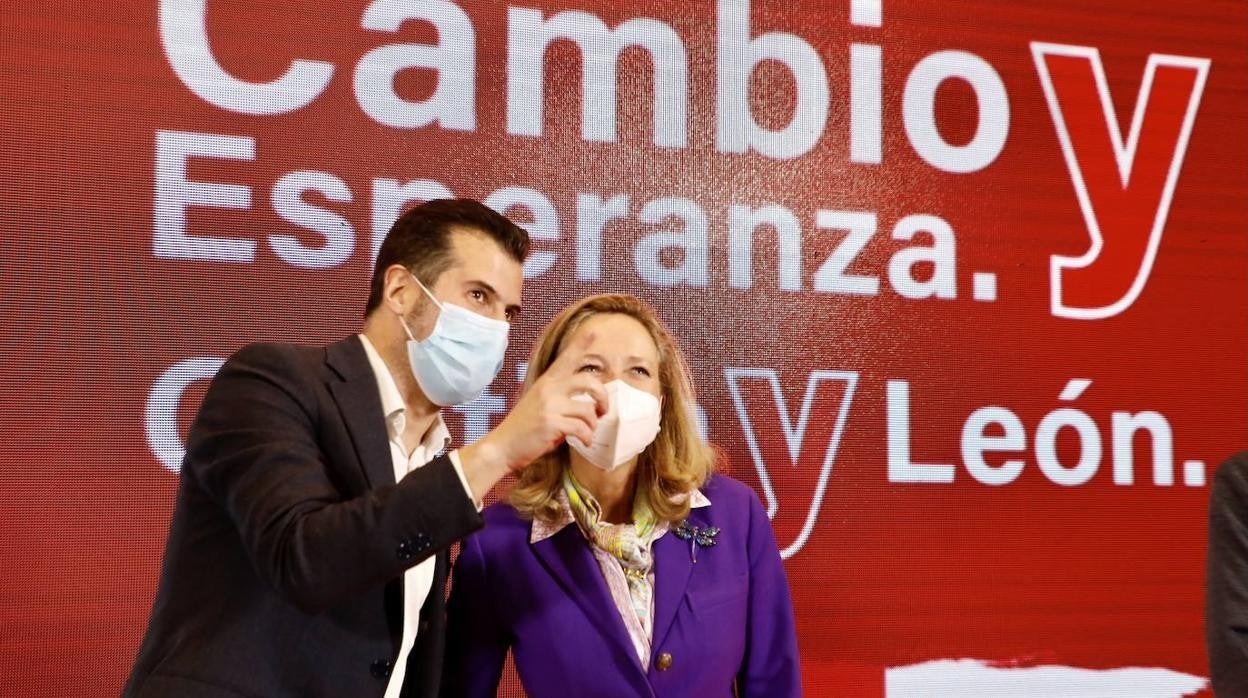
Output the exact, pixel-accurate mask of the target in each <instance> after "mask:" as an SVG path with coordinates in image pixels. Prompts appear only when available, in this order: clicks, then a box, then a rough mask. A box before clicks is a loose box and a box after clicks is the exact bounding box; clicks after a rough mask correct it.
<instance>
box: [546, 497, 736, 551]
mask: <svg viewBox="0 0 1248 698" xmlns="http://www.w3.org/2000/svg"><path fill="white" fill-rule="evenodd" d="M677 496H679V495H677ZM555 500H556V501H557V502H559V513H558V514H557V515H556V516H555V520H554V521H542V520H541V519H533V528H532V529H531V531H530V533H529V543H537V542H540V541H543V540H546V539H547V538H550V537H551V536H553V535H555V534H556V533H558V532H559V531H562V530H563V529H564V527H565V526H568V525H570V524H573V523H575V522H576V517H574V516H572V506H571V505H570V504H569V503H568V493H567V492H565V491H564V490H563V488H562V487H560V488H559V493H558V494H557V495H555ZM710 505H711V500H709V499H707V498H706V495H705V494H702V490H694V491H693V494H692V495H690V496H689V508H690V509H701V508H702V507H709V506H710ZM663 530H666V527H664V529H663Z"/></svg>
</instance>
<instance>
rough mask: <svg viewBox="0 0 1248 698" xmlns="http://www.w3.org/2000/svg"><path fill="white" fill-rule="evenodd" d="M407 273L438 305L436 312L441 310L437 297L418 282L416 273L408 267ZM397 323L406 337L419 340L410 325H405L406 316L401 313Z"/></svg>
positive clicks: (414, 340) (415, 340)
mask: <svg viewBox="0 0 1248 698" xmlns="http://www.w3.org/2000/svg"><path fill="white" fill-rule="evenodd" d="M407 275H408V276H410V277H412V281H415V282H416V285H417V286H419V287H420V290H421V291H424V292H425V295H426V296H428V297H429V300H431V301H433V304H434V305H436V306H438V312H442V304H441V303H439V302H438V299H437V298H434V297H433V294H432V293H430V292H429V289H428V288H426V287H425V285H424V284H422V283H421V282H420V279H419V278H417V277H416V275H415V274H413V273H412V271H411V270H410V269H409V270H407ZM399 324H400V325H403V331H404V332H406V333H407V338H408V339H410V340H412V341H413V342H418V341H420V340H418V339H416V335H414V334H412V328H410V327H408V326H407V318H405V317H403V316H402V315H400V316H399Z"/></svg>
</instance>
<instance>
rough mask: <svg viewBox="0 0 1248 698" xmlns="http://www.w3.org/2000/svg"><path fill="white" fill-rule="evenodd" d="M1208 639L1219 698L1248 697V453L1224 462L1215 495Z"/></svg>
mask: <svg viewBox="0 0 1248 698" xmlns="http://www.w3.org/2000/svg"><path fill="white" fill-rule="evenodd" d="M1205 643H1206V646H1207V647H1208V650H1209V678H1210V680H1211V683H1212V684H1213V686H1212V688H1213V692H1214V693H1215V694H1216V695H1218V696H1248V451H1245V452H1244V453H1239V454H1236V455H1234V456H1231V457H1230V458H1228V459H1227V460H1226V462H1225V463H1223V464H1222V465H1220V466H1218V470H1217V474H1216V475H1214V478H1213V489H1212V491H1211V492H1210V493H1209V559H1208V567H1207V569H1206V578H1205Z"/></svg>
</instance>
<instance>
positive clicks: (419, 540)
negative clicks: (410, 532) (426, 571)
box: [412, 533, 433, 553]
mask: <svg viewBox="0 0 1248 698" xmlns="http://www.w3.org/2000/svg"><path fill="white" fill-rule="evenodd" d="M412 542H413V543H414V547H415V548H416V552H418V553H423V552H428V550H429V548H432V547H433V541H432V540H430V539H429V534H427V533H417V534H416V538H415V540H414V541H412Z"/></svg>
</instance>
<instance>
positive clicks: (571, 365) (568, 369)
mask: <svg viewBox="0 0 1248 698" xmlns="http://www.w3.org/2000/svg"><path fill="white" fill-rule="evenodd" d="M593 343H594V333H593V332H586V333H585V335H584V336H582V337H580V338H578V339H577V340H576V341H575V342H574V343H572V344H571V345H570V346H567V347H565V348H564V349H563V351H561V352H559V356H556V357H555V360H554V361H552V362H550V365H549V366H547V367H546V373H547V374H548V375H554V376H556V377H562V376H565V375H566V376H570V375H572V374H574V373H576V369H577V363H578V362H579V361H580V360H581V357H582V356H584V355H585V352H587V351H589V346H590V345H591V344H593Z"/></svg>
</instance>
